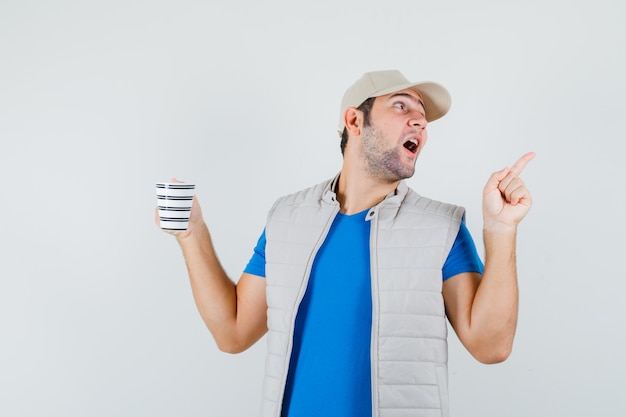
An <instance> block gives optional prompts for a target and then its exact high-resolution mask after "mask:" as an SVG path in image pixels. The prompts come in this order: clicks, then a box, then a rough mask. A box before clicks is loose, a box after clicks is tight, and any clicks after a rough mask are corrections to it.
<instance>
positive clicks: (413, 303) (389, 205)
mask: <svg viewBox="0 0 626 417" xmlns="http://www.w3.org/2000/svg"><path fill="white" fill-rule="evenodd" d="M333 189H334V181H326V182H324V183H322V184H319V185H317V186H315V187H312V188H309V189H307V190H304V191H301V192H298V193H296V194H292V195H289V196H285V197H283V198H281V199H279V200H278V201H277V202H276V203H275V204H274V206H273V207H272V210H271V211H270V213H269V215H268V221H267V226H266V237H267V244H266V249H265V256H266V280H267V304H268V311H267V325H268V329H269V332H268V335H267V357H266V364H265V368H266V372H265V378H264V383H263V401H262V410H261V415H262V416H263V417H279V416H280V413H281V407H282V401H283V393H284V390H285V384H286V380H287V371H288V368H289V360H290V356H291V349H292V340H293V332H294V325H295V320H296V314H297V312H298V306H299V304H300V301H301V300H302V298H303V297H304V293H305V290H306V287H307V282H308V278H309V275H310V271H311V267H312V265H313V260H314V258H315V255H316V253H317V251H318V249H319V248H320V246H321V245H322V243H323V241H324V239H325V237H326V234H327V233H328V230H329V228H330V226H331V224H332V222H333V219H334V217H335V215H336V214H337V213H338V211H339V204H338V203H337V201H336V195H335V193H334V192H333V191H332V190H333ZM463 215H464V209H463V208H461V207H457V206H452V205H449V204H445V203H440V202H436V201H433V200H430V199H428V198H424V197H421V196H419V195H418V194H417V193H415V192H414V191H413V190H411V189H410V188H408V187H407V185H406V184H405V183H404V182H401V183H400V185H399V186H398V188H397V190H396V191H395V192H394V193H392V194H390V195H389V196H387V198H386V199H385V200H383V201H382V202H381V203H380V204H378V205H377V206H375V207H373V208H372V209H371V210H370V211H369V212H368V214H367V217H366V219H367V220H369V221H370V222H371V232H370V258H371V278H372V308H373V311H372V338H371V361H372V363H371V368H372V416H373V417H409V416H411V417H434V416H437V417H440V416H443V417H446V416H448V383H447V378H448V370H447V360H448V347H447V326H446V317H445V310H444V304H443V297H442V294H441V288H442V275H441V269H442V266H443V264H444V262H445V260H446V258H447V256H448V252H449V251H450V248H451V247H452V244H453V243H454V240H455V238H456V235H457V233H458V230H459V226H460V222H461V219H462V217H463Z"/></svg>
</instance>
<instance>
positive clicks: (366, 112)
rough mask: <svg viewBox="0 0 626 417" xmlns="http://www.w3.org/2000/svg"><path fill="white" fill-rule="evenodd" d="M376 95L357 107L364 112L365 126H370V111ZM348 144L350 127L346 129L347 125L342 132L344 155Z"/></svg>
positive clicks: (341, 144) (341, 145)
mask: <svg viewBox="0 0 626 417" xmlns="http://www.w3.org/2000/svg"><path fill="white" fill-rule="evenodd" d="M375 98H376V97H370V98H368V99H367V100H365V101H364V102H363V103H361V104H360V105H359V107H357V108H356V109H357V110H359V111H362V112H363V126H369V125H370V113H371V111H372V106H373V105H374V99H375ZM347 144H348V129H346V128H345V127H344V128H343V132H342V133H341V143H340V145H339V146H340V148H341V154H342V155H343V152H344V151H345V149H346V145H347Z"/></svg>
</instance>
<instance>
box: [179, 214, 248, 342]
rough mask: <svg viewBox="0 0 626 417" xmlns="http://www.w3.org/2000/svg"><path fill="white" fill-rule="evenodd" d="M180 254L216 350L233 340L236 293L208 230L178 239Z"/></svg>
mask: <svg viewBox="0 0 626 417" xmlns="http://www.w3.org/2000/svg"><path fill="white" fill-rule="evenodd" d="M178 243H179V244H180V247H181V249H182V251H183V255H184V257H185V262H186V265H187V270H188V273H189V279H190V283H191V289H192V292H193V297H194V301H195V303H196V306H197V308H198V311H199V313H200V316H201V317H202V319H203V321H204V322H205V324H206V326H207V327H208V329H209V330H210V331H211V333H212V335H213V337H214V338H215V341H216V342H217V344H218V346H220V348H221V346H223V345H227V344H229V343H231V342H230V341H231V340H232V338H234V337H236V323H237V289H236V285H235V284H234V282H233V281H232V280H231V279H230V278H229V277H228V276H227V274H226V272H225V271H224V268H223V267H222V265H221V264H220V262H219V260H218V258H217V255H216V253H215V249H214V248H213V243H212V241H211V236H210V234H209V231H208V228H207V227H206V225H205V224H204V223H203V224H202V225H199V227H198V228H197V230H194V233H192V234H189V235H185V236H184V237H179V238H178Z"/></svg>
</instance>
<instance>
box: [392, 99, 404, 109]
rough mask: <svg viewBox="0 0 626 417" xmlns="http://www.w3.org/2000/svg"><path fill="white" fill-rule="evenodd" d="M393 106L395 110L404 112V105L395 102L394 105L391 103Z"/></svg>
mask: <svg viewBox="0 0 626 417" xmlns="http://www.w3.org/2000/svg"><path fill="white" fill-rule="evenodd" d="M393 106H394V107H396V108H397V109H400V110H405V109H406V106H405V105H404V103H402V102H400V101H396V102H395V103H393Z"/></svg>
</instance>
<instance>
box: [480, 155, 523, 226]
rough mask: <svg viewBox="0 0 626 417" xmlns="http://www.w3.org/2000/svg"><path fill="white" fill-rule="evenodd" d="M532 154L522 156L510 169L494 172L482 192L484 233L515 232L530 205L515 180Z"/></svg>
mask: <svg viewBox="0 0 626 417" xmlns="http://www.w3.org/2000/svg"><path fill="white" fill-rule="evenodd" d="M534 157H535V153H534V152H529V153H527V154H526V155H524V156H522V157H521V158H520V159H519V160H518V161H517V162H516V163H515V164H514V165H513V166H512V167H511V168H504V169H502V170H500V171H498V172H494V173H493V174H492V175H491V176H490V177H489V180H488V181H487V184H486V185H485V188H484V189H483V219H484V228H485V230H498V229H502V230H507V229H509V230H515V228H516V227H517V225H518V223H519V222H520V221H522V219H523V218H524V217H525V216H526V214H527V213H528V211H529V210H530V207H531V205H532V197H531V196H530V192H529V191H528V189H527V188H526V185H525V184H524V182H523V181H522V179H521V178H520V177H519V175H520V174H521V173H522V170H523V169H524V167H526V165H527V164H528V162H530V160H531V159H533V158H534Z"/></svg>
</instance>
